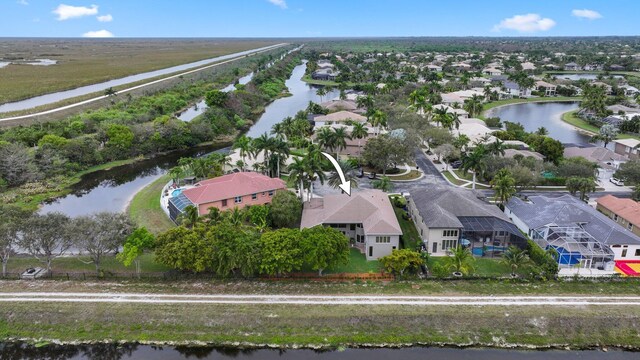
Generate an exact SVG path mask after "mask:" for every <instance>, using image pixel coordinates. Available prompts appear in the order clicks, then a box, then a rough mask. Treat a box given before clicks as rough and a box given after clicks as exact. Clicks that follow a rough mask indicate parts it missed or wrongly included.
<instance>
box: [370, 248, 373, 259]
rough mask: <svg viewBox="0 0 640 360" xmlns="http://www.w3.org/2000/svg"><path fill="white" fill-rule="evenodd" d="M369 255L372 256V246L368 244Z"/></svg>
mask: <svg viewBox="0 0 640 360" xmlns="http://www.w3.org/2000/svg"><path fill="white" fill-rule="evenodd" d="M369 257H373V246H369Z"/></svg>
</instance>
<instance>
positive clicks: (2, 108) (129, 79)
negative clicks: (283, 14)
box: [0, 45, 277, 113]
mask: <svg viewBox="0 0 640 360" xmlns="http://www.w3.org/2000/svg"><path fill="white" fill-rule="evenodd" d="M275 46H277V45H271V46H266V47H262V48H258V49H252V50H246V51H241V52H237V53H233V54H228V55H223V56H218V57H214V58H211V59H206V60H200V61H196V62H192V63H188V64H183V65H178V66H172V67H169V68H165V69H160V70H155V71H149V72H145V73H142V74H136V75H130V76H126V77H123V78H120V79H115V80H110V81H106V82H102V83H99V84H93V85H87V86H81V87H78V88H75V89H71V90H66V91H59V92H56V93H52V94H46V95H41V96H36V97H32V98H29V99H26V100H21V101H15V102H10V103H6V104H2V105H0V113H3V112H11V111H20V110H27V109H31V108H34V107H37V106H42V105H47V104H53V103H56V102H58V101H62V100H66V99H71V98H74V97H77V96H82V95H87V94H91V93H94V92H98V91H104V90H106V89H108V88H110V87H116V86H120V85H126V84H130V83H134V82H137V81H141V80H146V79H151V78H154V77H157V76H161V75H167V74H171V73H175V72H179V71H184V70H190V69H195V68H197V67H200V66H204V65H208V64H211V63H214V62H219V61H223V60H228V59H231V58H235V57H238V56H244V55H248V54H252V53H255V52H258V51H262V50H266V49H270V48H273V47H275Z"/></svg>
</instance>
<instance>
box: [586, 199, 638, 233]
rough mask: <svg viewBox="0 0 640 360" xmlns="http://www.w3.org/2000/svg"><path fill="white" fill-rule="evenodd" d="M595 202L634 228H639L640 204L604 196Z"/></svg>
mask: <svg viewBox="0 0 640 360" xmlns="http://www.w3.org/2000/svg"><path fill="white" fill-rule="evenodd" d="M596 202H597V203H598V204H599V205H601V206H602V207H604V208H606V209H607V210H609V211H611V212H612V213H614V214H616V215H618V216H619V217H621V218H623V219H625V220H626V221H628V222H630V223H632V224H633V225H634V226H640V204H638V202H637V201H634V200H631V199H621V198H617V197H615V196H613V195H606V196H603V197H601V198H599V199H597V200H596Z"/></svg>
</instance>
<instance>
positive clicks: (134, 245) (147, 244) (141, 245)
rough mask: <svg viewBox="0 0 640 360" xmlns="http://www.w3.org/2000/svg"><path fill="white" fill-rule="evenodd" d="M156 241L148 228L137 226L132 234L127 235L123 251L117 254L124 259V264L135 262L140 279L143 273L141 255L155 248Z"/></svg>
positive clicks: (128, 264) (119, 258)
mask: <svg viewBox="0 0 640 360" xmlns="http://www.w3.org/2000/svg"><path fill="white" fill-rule="evenodd" d="M155 242H156V239H155V237H154V236H153V234H152V233H150V232H149V231H148V230H147V229H146V228H144V227H140V228H137V229H135V230H134V231H133V232H132V233H131V235H129V236H127V239H126V240H125V242H124V246H123V247H122V252H120V253H119V254H118V255H117V258H118V260H120V261H122V263H123V264H124V266H130V265H131V264H134V265H135V267H136V276H137V277H138V279H139V278H140V273H141V266H140V256H142V255H143V254H144V252H145V251H146V250H151V249H153V247H154V246H155Z"/></svg>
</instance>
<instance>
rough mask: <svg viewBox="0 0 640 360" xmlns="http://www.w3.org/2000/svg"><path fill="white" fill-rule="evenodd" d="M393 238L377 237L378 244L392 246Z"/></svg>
mask: <svg viewBox="0 0 640 360" xmlns="http://www.w3.org/2000/svg"><path fill="white" fill-rule="evenodd" d="M390 243H391V237H390V236H376V244H390Z"/></svg>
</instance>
